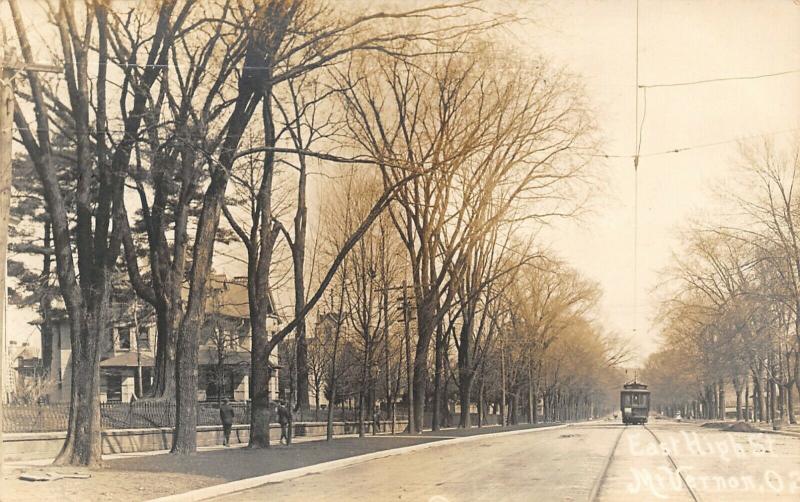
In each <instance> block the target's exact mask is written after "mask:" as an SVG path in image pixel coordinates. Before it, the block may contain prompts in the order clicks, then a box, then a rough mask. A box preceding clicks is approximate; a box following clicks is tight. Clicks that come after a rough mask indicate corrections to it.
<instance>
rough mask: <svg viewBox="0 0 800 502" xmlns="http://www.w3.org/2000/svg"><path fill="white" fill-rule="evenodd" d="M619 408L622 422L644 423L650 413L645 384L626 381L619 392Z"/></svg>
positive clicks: (648, 393) (647, 391)
mask: <svg viewBox="0 0 800 502" xmlns="http://www.w3.org/2000/svg"><path fill="white" fill-rule="evenodd" d="M619 409H620V411H621V412H622V423H623V424H626V425H627V424H646V423H647V415H648V414H649V413H650V391H649V390H647V385H645V384H642V383H637V382H636V381H635V380H634V381H633V382H632V383H626V384H625V385H624V386H623V390H622V391H621V392H620V393H619Z"/></svg>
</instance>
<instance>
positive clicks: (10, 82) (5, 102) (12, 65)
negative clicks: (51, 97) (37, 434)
mask: <svg viewBox="0 0 800 502" xmlns="http://www.w3.org/2000/svg"><path fill="white" fill-rule="evenodd" d="M0 36H2V40H1V41H2V46H0V350H2V355H1V356H0V473H2V470H3V427H2V424H3V411H4V410H3V407H4V403H5V399H6V390H5V378H6V372H7V371H8V369H7V368H6V356H7V353H6V306H7V303H8V301H7V298H6V297H7V291H8V290H7V288H8V286H7V284H6V259H7V255H8V220H9V211H10V207H11V147H12V137H13V131H12V125H13V124H14V77H15V76H16V75H17V74H18V73H19V72H21V71H47V72H57V71H59V70H58V69H57V68H54V67H50V66H44V65H26V64H24V63H21V62H19V61H17V58H16V54H15V52H14V51H13V50H12V49H11V48H10V47H9V46H8V44H7V43H6V36H5V31H4V30H3V29H2V27H1V26H0Z"/></svg>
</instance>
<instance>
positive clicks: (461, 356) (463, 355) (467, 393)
mask: <svg viewBox="0 0 800 502" xmlns="http://www.w3.org/2000/svg"><path fill="white" fill-rule="evenodd" d="M464 315H465V316H467V315H468V311H467V309H465V310H464ZM471 330H472V325H471V321H470V320H469V319H465V321H464V324H463V325H462V327H461V337H460V339H461V341H460V343H459V345H458V393H459V401H460V403H461V416H460V417H459V421H458V426H459V427H462V428H466V429H469V428H470V427H471V426H472V423H471V422H470V414H469V407H470V403H471V401H472V382H473V377H474V372H473V371H472V357H471V356H472V346H471V343H470V342H471V340H472V334H471Z"/></svg>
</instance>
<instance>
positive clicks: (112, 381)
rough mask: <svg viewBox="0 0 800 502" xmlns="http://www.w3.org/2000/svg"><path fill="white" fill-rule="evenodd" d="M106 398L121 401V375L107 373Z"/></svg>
mask: <svg viewBox="0 0 800 502" xmlns="http://www.w3.org/2000/svg"><path fill="white" fill-rule="evenodd" d="M106 399H107V400H108V401H115V402H119V401H122V377H121V376H118V375H108V376H107V377H106Z"/></svg>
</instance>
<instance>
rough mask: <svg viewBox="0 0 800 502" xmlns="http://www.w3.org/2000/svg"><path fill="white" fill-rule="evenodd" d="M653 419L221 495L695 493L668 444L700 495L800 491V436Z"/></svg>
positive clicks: (644, 496) (666, 496)
mask: <svg viewBox="0 0 800 502" xmlns="http://www.w3.org/2000/svg"><path fill="white" fill-rule="evenodd" d="M648 428H649V430H651V431H653V433H654V434H655V435H656V437H657V438H658V440H656V437H654V436H653V435H652V434H651V433H650V432H649V431H648V429H645V428H643V427H639V426H629V427H624V426H622V425H617V424H612V423H609V422H603V423H597V424H583V425H576V426H572V427H568V428H563V429H553V430H542V431H536V432H530V433H525V434H520V435H513V436H499V437H487V438H482V439H480V440H477V441H471V442H468V443H461V444H451V445H443V446H440V447H436V448H431V449H427V450H423V451H419V452H414V453H410V454H407V455H402V456H396V457H389V458H383V459H377V460H373V461H369V462H366V463H363V464H358V465H354V466H350V467H346V468H342V469H338V470H334V471H329V472H323V473H320V474H316V475H311V476H305V477H301V478H298V479H295V480H292V481H286V482H282V483H275V484H270V485H266V486H263V487H259V488H255V489H252V490H248V491H244V492H239V493H235V494H231V495H229V496H227V497H224V498H221V499H219V500H267V499H269V500H296V501H305V500H323V501H327V500H330V501H333V500H422V501H430V502H445V501H457V500H587V499H588V498H589V497H590V495H592V494H594V495H596V497H595V498H596V499H599V500H603V501H620V500H622V501H624V500H637V501H642V500H693V498H692V494H691V493H690V491H689V489H687V488H686V486H685V485H684V482H683V481H681V478H680V477H679V476H678V475H677V474H676V473H675V469H674V468H673V467H672V464H671V463H670V457H668V456H667V455H666V454H665V452H664V448H666V449H667V452H668V453H669V454H670V455H671V458H672V459H673V461H674V462H675V464H676V465H677V466H678V468H679V469H680V470H681V471H682V472H683V473H684V478H685V479H686V482H687V483H688V484H689V486H690V487H691V488H692V490H693V492H694V497H696V498H697V500H703V501H709V500H711V501H713V500H725V501H733V500H762V499H765V498H768V499H769V500H797V499H798V497H800V438H797V437H789V436H780V435H771V434H750V433H729V432H723V431H719V430H715V429H708V428H701V427H698V426H697V425H693V424H678V423H674V422H670V423H660V422H657V423H654V424H650V425H649V426H648ZM659 442H660V444H659ZM615 443H616V448H614V446H615ZM612 449H613V450H614V454H613V457H612V458H611V459H610V461H608V457H609V456H610V455H611V452H612ZM606 468H607V470H606ZM604 473H605V475H604ZM595 484H596V486H595ZM593 487H594V488H595V489H594V490H593Z"/></svg>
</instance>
